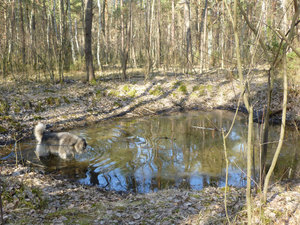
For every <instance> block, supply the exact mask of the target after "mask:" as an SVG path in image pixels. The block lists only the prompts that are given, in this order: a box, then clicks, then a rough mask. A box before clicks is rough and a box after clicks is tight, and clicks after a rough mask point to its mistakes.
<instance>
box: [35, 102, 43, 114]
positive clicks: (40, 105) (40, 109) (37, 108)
mask: <svg viewBox="0 0 300 225" xmlns="http://www.w3.org/2000/svg"><path fill="white" fill-rule="evenodd" d="M43 105H44V104H43V102H38V103H37V105H36V106H35V107H34V112H36V113H38V112H43V111H44V110H45V109H44V107H43Z"/></svg>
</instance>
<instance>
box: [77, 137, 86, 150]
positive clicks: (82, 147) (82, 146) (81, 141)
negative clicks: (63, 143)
mask: <svg viewBox="0 0 300 225" xmlns="http://www.w3.org/2000/svg"><path fill="white" fill-rule="evenodd" d="M86 145H87V144H86V141H85V139H83V138H78V140H77V142H76V144H75V150H76V152H79V153H82V152H83V151H84V150H85V149H86Z"/></svg>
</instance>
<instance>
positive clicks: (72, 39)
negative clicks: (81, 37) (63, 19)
mask: <svg viewBox="0 0 300 225" xmlns="http://www.w3.org/2000/svg"><path fill="white" fill-rule="evenodd" d="M67 3H68V17H69V36H70V42H71V51H72V62H73V63H74V62H75V61H76V56H75V49H74V38H73V34H72V19H71V5H70V0H67Z"/></svg>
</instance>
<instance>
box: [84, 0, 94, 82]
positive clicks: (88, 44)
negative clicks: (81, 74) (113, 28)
mask: <svg viewBox="0 0 300 225" xmlns="http://www.w3.org/2000/svg"><path fill="white" fill-rule="evenodd" d="M85 4H86V5H85V63H86V73H87V81H88V82H91V81H93V80H95V74H94V66H93V55H92V24H93V0H85Z"/></svg>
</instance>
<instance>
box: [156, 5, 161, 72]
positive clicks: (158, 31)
mask: <svg viewBox="0 0 300 225" xmlns="http://www.w3.org/2000/svg"><path fill="white" fill-rule="evenodd" d="M157 4H158V6H157V49H156V52H157V57H156V61H157V63H156V66H157V68H158V69H159V68H160V64H161V28H160V22H161V21H160V20H161V18H160V11H161V0H157Z"/></svg>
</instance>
